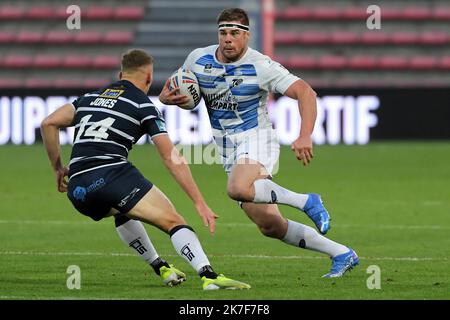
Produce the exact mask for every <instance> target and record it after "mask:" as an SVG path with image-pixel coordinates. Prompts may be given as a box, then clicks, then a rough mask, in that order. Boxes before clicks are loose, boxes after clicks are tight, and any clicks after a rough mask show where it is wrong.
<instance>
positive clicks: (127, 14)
mask: <svg viewBox="0 0 450 320" xmlns="http://www.w3.org/2000/svg"><path fill="white" fill-rule="evenodd" d="M144 14H145V9H144V8H143V7H129V6H127V7H119V8H116V10H115V11H114V18H115V19H117V20H140V19H142V18H143V17H144Z"/></svg>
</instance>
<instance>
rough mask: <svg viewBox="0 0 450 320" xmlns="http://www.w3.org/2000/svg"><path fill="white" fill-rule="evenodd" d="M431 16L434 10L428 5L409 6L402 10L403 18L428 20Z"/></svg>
mask: <svg viewBox="0 0 450 320" xmlns="http://www.w3.org/2000/svg"><path fill="white" fill-rule="evenodd" d="M382 12H383V11H382ZM431 17H432V12H431V10H430V9H428V8H426V7H407V8H405V9H403V12H402V18H403V19H405V20H427V19H430V18H431Z"/></svg>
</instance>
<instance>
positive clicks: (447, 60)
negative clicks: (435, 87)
mask: <svg viewBox="0 0 450 320" xmlns="http://www.w3.org/2000/svg"><path fill="white" fill-rule="evenodd" d="M439 69H443V70H450V56H444V57H441V59H440V60H439Z"/></svg>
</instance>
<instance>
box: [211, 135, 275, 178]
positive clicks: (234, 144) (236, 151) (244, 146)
mask: <svg viewBox="0 0 450 320" xmlns="http://www.w3.org/2000/svg"><path fill="white" fill-rule="evenodd" d="M214 140H215V142H216V144H217V147H218V150H219V155H220V158H221V161H222V165H223V168H224V169H225V172H226V173H227V174H228V175H229V174H230V173H231V170H232V168H233V166H234V165H235V164H236V162H237V161H238V160H239V159H241V158H247V159H250V160H254V161H257V162H259V163H260V164H261V165H263V166H264V168H265V169H266V170H267V172H268V173H269V174H270V175H274V174H276V173H277V171H278V157H279V155H280V144H279V142H278V137H277V135H276V131H275V130H274V129H272V128H270V129H258V128H255V129H251V130H248V131H244V132H240V133H235V134H230V135H226V136H224V137H220V136H219V137H217V136H216V137H214Z"/></svg>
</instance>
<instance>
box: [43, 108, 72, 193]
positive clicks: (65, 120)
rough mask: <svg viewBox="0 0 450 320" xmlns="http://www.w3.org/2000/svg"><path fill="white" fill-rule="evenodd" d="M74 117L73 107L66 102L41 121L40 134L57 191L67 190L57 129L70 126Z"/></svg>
mask: <svg viewBox="0 0 450 320" xmlns="http://www.w3.org/2000/svg"><path fill="white" fill-rule="evenodd" d="M74 118H75V108H74V106H73V105H72V104H70V103H67V104H65V105H63V106H62V107H61V108H59V109H57V110H55V111H54V112H53V113H51V114H50V115H49V116H47V117H46V118H45V119H44V120H43V121H42V123H41V135H42V141H43V142H44V146H45V150H46V151H47V155H48V158H49V160H50V164H51V165H52V168H53V170H54V171H55V175H56V183H57V188H58V191H59V192H66V191H67V182H66V181H65V177H66V176H67V174H68V168H67V167H65V166H64V165H63V164H62V160H61V145H60V143H59V129H60V128H66V127H70V126H71V125H72V123H73V120H74Z"/></svg>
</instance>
